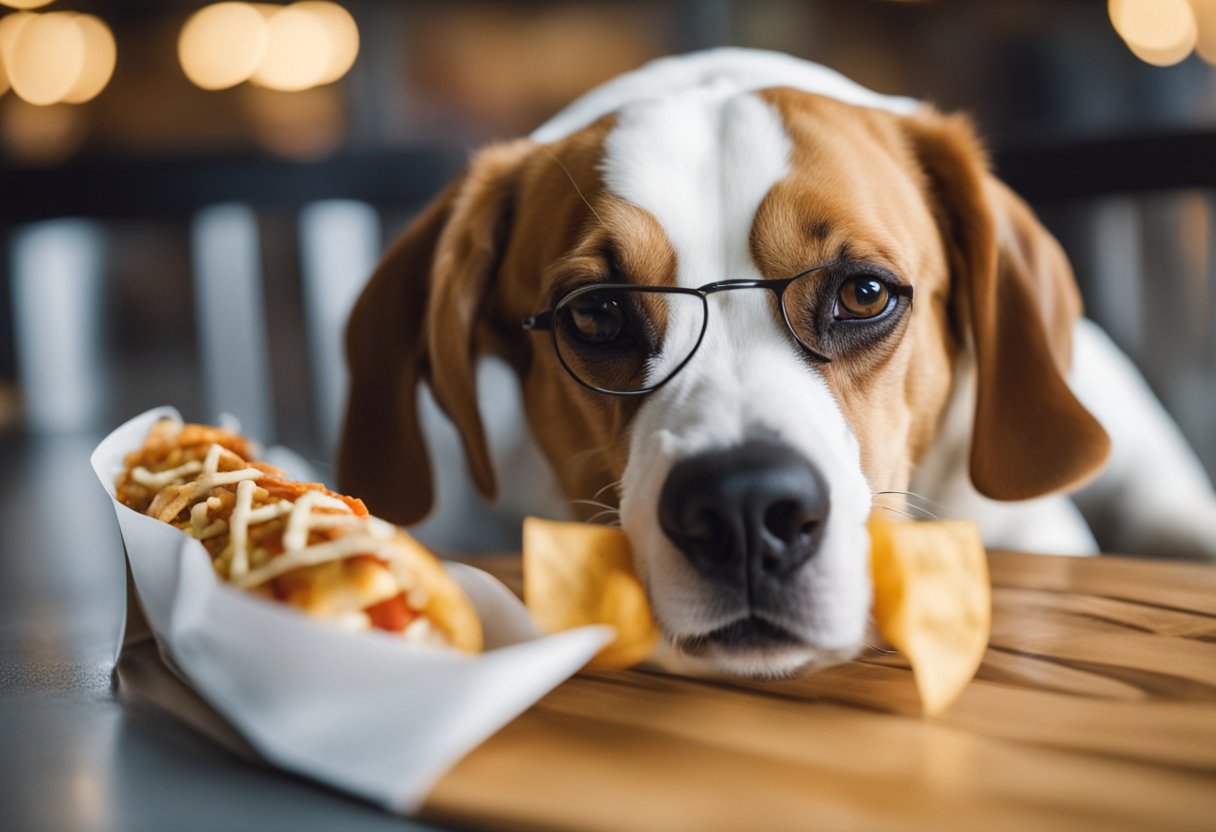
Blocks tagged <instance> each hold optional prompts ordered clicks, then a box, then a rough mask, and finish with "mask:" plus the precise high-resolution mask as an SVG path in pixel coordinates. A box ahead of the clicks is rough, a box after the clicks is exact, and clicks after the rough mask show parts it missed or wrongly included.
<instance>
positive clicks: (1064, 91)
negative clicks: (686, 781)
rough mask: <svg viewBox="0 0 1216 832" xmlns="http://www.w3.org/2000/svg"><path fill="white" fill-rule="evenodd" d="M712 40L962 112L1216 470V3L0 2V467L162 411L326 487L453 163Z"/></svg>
mask: <svg viewBox="0 0 1216 832" xmlns="http://www.w3.org/2000/svg"><path fill="white" fill-rule="evenodd" d="M726 44H733V45H740V46H752V47H761V48H767V49H777V50H782V51H785V52H789V53H791V54H794V55H797V56H801V57H805V58H809V59H811V60H814V61H818V62H821V63H824V64H826V65H828V66H831V67H833V68H835V69H838V70H840V71H841V72H843V73H845V74H846V75H848V76H850V77H852V78H853V79H855V80H857V81H859V82H860V83H862V84H864V85H866V86H868V87H871V88H873V89H875V90H878V91H881V92H885V93H892V94H902V95H909V96H914V97H918V98H923V99H927V100H930V101H933V102H935V103H936V104H938V105H939V106H940V107H942V108H945V109H947V110H965V111H968V112H970V113H971V114H972V115H973V116H974V117H975V118H976V120H977V121H978V123H979V125H980V128H981V132H982V134H983V135H984V136H986V138H987V140H988V142H989V145H990V147H991V148H992V150H993V153H994V158H995V164H996V167H997V170H998V173H999V174H1000V175H1002V176H1003V177H1004V178H1005V179H1006V180H1007V181H1008V182H1009V183H1010V184H1011V185H1012V186H1013V187H1014V188H1015V189H1016V190H1019V191H1020V192H1022V193H1023V195H1025V196H1026V197H1027V198H1028V199H1029V200H1030V201H1031V203H1032V204H1033V205H1034V206H1035V207H1036V209H1037V210H1038V211H1039V212H1040V214H1041V216H1042V217H1043V219H1044V220H1045V222H1046V223H1047V225H1048V226H1049V227H1050V228H1051V229H1052V231H1054V232H1055V233H1056V235H1057V236H1058V237H1059V238H1060V240H1061V241H1062V242H1063V244H1064V246H1065V248H1066V250H1067V251H1068V253H1069V255H1070V257H1071V258H1072V261H1073V263H1074V266H1075V268H1076V271H1077V275H1078V279H1079V281H1080V283H1081V285H1082V288H1083V291H1084V293H1085V296H1086V300H1087V304H1088V310H1089V314H1090V315H1091V317H1094V318H1096V319H1097V320H1098V321H1099V323H1101V324H1102V325H1103V326H1104V327H1106V329H1107V330H1108V331H1109V332H1110V333H1111V334H1112V335H1113V337H1114V338H1115V340H1116V341H1117V342H1118V343H1119V344H1120V345H1121V346H1122V347H1123V348H1124V349H1125V350H1126V351H1127V352H1128V353H1129V354H1130V355H1131V356H1132V357H1133V358H1134V359H1135V360H1136V361H1137V363H1138V364H1139V365H1140V367H1141V368H1142V370H1143V371H1144V372H1145V374H1146V375H1147V377H1148V379H1149V381H1150V383H1151V384H1152V386H1153V387H1154V389H1155V390H1156V391H1157V393H1158V394H1159V396H1160V397H1161V398H1162V399H1163V400H1164V401H1165V403H1166V404H1167V406H1168V408H1169V409H1170V410H1171V412H1172V413H1173V414H1174V416H1175V417H1176V418H1177V419H1178V421H1179V422H1180V424H1181V426H1182V428H1183V430H1184V432H1185V433H1186V434H1187V436H1188V437H1189V439H1190V440H1191V442H1192V443H1193V445H1194V446H1195V448H1196V449H1197V450H1198V452H1199V453H1200V455H1201V456H1202V458H1203V459H1204V462H1205V464H1206V465H1207V467H1208V471H1209V473H1211V472H1213V471H1216V420H1214V419H1213V415H1212V414H1213V412H1214V411H1216V326H1214V325H1213V319H1214V316H1216V271H1214V269H1216V266H1214V265H1213V256H1212V241H1213V238H1214V236H1216V214H1214V213H1213V211H1214V203H1213V198H1212V189H1213V188H1214V187H1216V67H1214V66H1213V63H1214V62H1216V0H1111V2H1109V3H1108V2H1103V0H1004V1H1002V0H936V2H931V1H930V0H925V1H924V2H908V1H907V0H904V1H903V2H896V1H895V0H749V2H746V3H745V2H730V0H702V1H701V2H697V0H667V2H593V1H591V0H582V1H581V2H517V1H513V0H495V2H466V0H446V2H442V3H438V2H435V3H424V2H411V1H410V0H341V2H340V3H329V2H303V3H294V4H268V3H256V4H245V3H231V2H227V3H219V4H212V5H208V4H205V3H201V2H197V0H123V1H122V2H105V0H54V1H53V2H48V0H0V58H2V60H0V464H3V465H4V466H5V467H6V468H7V469H8V470H10V471H12V470H24V471H27V472H29V471H32V470H34V469H35V468H38V467H39V466H41V465H42V463H43V462H44V461H46V460H52V461H53V460H54V459H56V458H58V457H56V455H55V454H56V451H54V450H53V449H54V448H61V447H64V445H63V444H62V443H63V442H65V441H72V438H73V437H75V438H78V439H79V441H80V442H81V443H83V444H82V445H81V447H85V446H91V442H92V441H94V439H95V437H96V436H98V435H99V434H101V433H104V432H105V431H107V430H108V429H109V428H110V427H112V426H114V425H116V424H117V423H119V422H120V421H122V420H125V419H126V418H128V417H129V416H131V415H133V414H136V413H138V412H140V411H142V410H144V409H146V408H148V407H150V406H153V405H157V404H164V403H171V404H174V405H176V406H177V407H178V408H179V409H180V410H181V411H182V412H183V414H184V415H185V416H186V417H187V418H190V419H208V420H213V419H215V418H217V416H218V415H219V414H220V413H224V412H229V413H233V414H235V415H236V416H238V417H239V418H240V419H241V421H242V423H243V424H244V427H245V429H246V430H247V431H249V432H250V433H252V434H254V435H256V436H259V437H261V438H262V439H264V440H265V441H267V442H281V443H284V444H286V445H288V446H290V447H292V448H295V449H297V450H299V451H300V452H301V453H302V454H303V455H304V456H306V457H307V458H309V459H310V460H312V461H314V462H315V463H317V464H318V465H319V466H320V468H321V470H322V472H324V471H325V467H324V466H325V465H326V463H327V462H328V460H329V459H330V455H331V453H332V450H333V446H334V441H335V436H336V433H337V431H338V428H339V420H340V414H341V407H342V399H343V395H344V384H345V381H344V378H343V369H342V358H341V347H340V338H341V330H342V325H343V321H344V318H345V315H346V312H347V310H348V308H349V305H350V303H351V302H352V300H353V298H354V297H355V295H356V294H357V292H358V290H359V288H360V287H361V285H362V283H363V281H364V280H365V279H366V278H367V276H368V274H369V273H370V271H371V269H372V267H373V266H374V264H375V261H376V259H377V257H378V255H379V252H380V251H381V249H382V248H383V246H384V245H386V243H387V241H388V240H389V239H391V238H392V237H393V236H394V235H395V234H396V233H397V232H398V231H399V230H400V229H401V228H402V227H403V226H404V224H405V223H406V222H407V221H408V219H409V217H410V216H411V215H412V214H413V213H414V212H415V211H417V210H418V209H419V207H420V206H421V205H423V204H424V203H425V202H426V201H427V200H428V199H429V197H430V196H431V195H432V194H434V193H435V192H436V191H437V190H438V189H439V188H440V187H441V185H442V184H444V183H445V182H446V181H447V180H448V179H450V178H451V177H452V176H453V175H455V174H456V173H457V172H458V171H459V170H460V168H461V167H462V165H463V163H464V160H465V159H466V158H467V156H468V154H469V153H470V152H471V151H472V150H473V149H475V148H476V147H478V146H479V145H481V144H482V143H484V142H486V141H488V140H492V139H496V138H505V137H512V136H516V135H520V134H524V133H527V132H528V131H530V130H531V129H533V128H534V127H536V126H537V125H538V124H539V123H540V122H541V121H543V120H544V119H545V118H546V117H548V116H550V115H552V114H553V113H555V112H556V111H557V110H559V109H560V108H562V107H563V106H564V105H565V104H566V103H568V102H569V101H571V100H572V99H574V98H575V97H577V96H578V95H579V94H581V93H582V92H584V91H586V90H587V89H589V88H590V87H592V86H594V85H595V84H597V83H599V82H601V81H604V80H606V79H608V78H610V77H612V76H614V75H616V74H618V73H620V72H623V71H625V70H628V69H631V68H634V67H636V66H638V65H639V64H641V63H643V62H645V61H647V60H649V59H651V58H654V57H658V56H661V55H665V54H670V53H674V52H682V51H688V50H693V49H699V48H704V47H710V46H718V45H726ZM437 441H439V442H440V443H441V444H442V443H444V442H446V443H448V444H449V445H452V444H453V443H454V439H452V438H451V437H439V439H438V440H437ZM54 442H58V443H59V444H53V443H54ZM72 464H75V463H72ZM14 466H16V468H14ZM80 476H81V477H83V478H85V479H87V474H85V473H81V474H80ZM6 481H7V483H8V485H7V486H6V488H5V491H6V493H7V494H12V493H14V489H16V488H18V487H19V486H17V485H15V484H13V478H12V477H10V478H8V479H7V480H6ZM89 487H90V488H92V487H94V486H92V485H91V483H90V484H89ZM48 488H49V486H48ZM441 499H442V494H441ZM446 508H447V509H449V510H453V509H458V508H459V506H456V505H454V504H452V503H451V501H450V500H449V501H448V503H447V504H446ZM464 544H465V545H467V546H468V547H471V548H475V547H476V546H477V545H478V544H479V540H478V539H476V538H469V539H467V540H466V541H464Z"/></svg>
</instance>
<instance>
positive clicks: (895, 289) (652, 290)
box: [522, 261, 912, 398]
mask: <svg viewBox="0 0 1216 832" xmlns="http://www.w3.org/2000/svg"><path fill="white" fill-rule="evenodd" d="M835 265H839V264H838V263H837V262H836V261H832V262H828V263H820V264H818V265H815V266H811V267H810V268H809V269H803V270H802V271H800V272H798V274H796V275H794V276H793V277H779V278H760V279H748V278H743V279H734V280H718V281H715V282H713V283H706V284H705V285H704V286H700V287H697V288H695V289H693V288H688V287H684V286H652V285H639V284H636V283H588V284H586V285H584V286H579V287H577V288H575V289H571V290H570V291H569V292H567V293H566V294H564V295H562V297H561V299H560V300H558V302H557V303H556V304H554V305H553V307H552V308H550V309H546V310H544V311H542V312H537V313H536V314H535V315H529V316H528V317H526V318H524V319H523V321H522V325H523V328H524V329H525V330H527V331H528V332H544V331H547V332H548V333H549V335H550V338H551V340H552V341H553V351H554V353H556V354H557V360H558V361H560V362H561V365H562V367H563V368H565V370H566V373H567V374H568V375H569V376H570V377H571V378H572V379H574V380H575V381H576V382H578V383H579V384H580V385H582V386H583V387H585V388H587V389H588V390H591V391H593V392H595V393H602V394H603V395H605V396H620V397H623V398H632V397H635V396H645V395H648V394H650V393H653V392H654V391H655V390H658V389H659V388H661V387H662V386H663V385H664V384H666V383H667V382H669V381H671V380H672V379H673V378H675V377H676V375H678V374H679V372H680V371H681V370H683V369H684V367H685V366H686V365H687V364H688V362H689V361H692V357H693V356H694V355H696V354H697V350H699V349H700V348H701V342H702V341H703V340H704V339H705V333H706V331H707V330H708V329H709V296H710V295H712V294H715V293H717V292H724V291H728V290H730V289H768V290H769V291H771V292H772V293H773V294H774V295H776V297H777V308H778V309H780V310H781V319H782V320H783V321H784V322H785V328H786V329H787V330H789V333H790V335H791V336H793V338H794V341H795V343H797V344H798V346H800V347H802V349H803V350H805V351H806V353H807V355H808V357H809V358H810V359H811V360H812V361H814V362H815V363H817V364H830V363H831V361H832V359H830V358H828V357H827V356H826V355H824V354H823V353H821V352H819V351H818V350H816V349H815V348H814V347H812V346H810V345H809V344H807V343H806V342H805V341H803V340H802V338H801V337H799V335H798V332H797V330H795V329H794V324H793V323H792V322H791V321H790V316H789V312H788V311H787V310H786V308H785V291H786V289H788V288H789V287H790V286H791V285H792V284H793V283H794V281H796V280H800V279H802V278H804V277H806V276H807V275H808V274H810V273H812V272H817V271H820V270H821V269H826V268H830V267H831V266H835ZM883 282H884V283H885V284H886V285H887V288H888V290H889V291H890V292H891V293H892V295H894V296H895V297H896V299H897V302H898V299H899V298H901V297H906V298H908V299H909V300H911V298H912V287H911V286H909V285H906V284H902V283H892V282H890V281H888V280H883ZM605 291H627V292H642V293H647V294H664V295H694V296H696V297H698V298H700V300H701V309H702V314H701V331H700V332H699V333H697V341H696V343H695V344H693V347H692V349H691V350H689V351H688V355H687V356H685V357H684V360H683V361H681V362H680V363H679V364H678V365H676V367H675V368H674V369H673V370H672V371H671V372H670V373H668V374H667V375H666V376H665V377H664V378H663V380H662V381H660V382H659V383H658V384H655V385H653V386H651V387H645V388H643V389H641V390H610V389H608V388H605V387H597V386H595V385H594V384H590V383H588V382H587V381H584V380H583V379H582V378H580V377H579V374H578V372H576V371H575V369H574V368H573V367H571V366H570V365H569V363H567V361H566V357H565V356H564V355H562V350H561V346H560V345H559V344H558V342H557V327H556V326H554V320H555V318H556V316H557V313H558V312H560V311H561V310H562V309H563V308H564V307H565V306H567V305H569V304H570V303H571V302H572V301H574V300H576V299H577V298H580V297H582V296H583V295H586V294H591V293H594V292H605Z"/></svg>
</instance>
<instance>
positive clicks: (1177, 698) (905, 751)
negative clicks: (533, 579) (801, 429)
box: [424, 553, 1216, 832]
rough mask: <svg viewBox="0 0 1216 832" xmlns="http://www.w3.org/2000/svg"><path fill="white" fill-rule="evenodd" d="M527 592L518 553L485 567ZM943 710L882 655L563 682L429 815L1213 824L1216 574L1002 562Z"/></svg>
mask: <svg viewBox="0 0 1216 832" xmlns="http://www.w3.org/2000/svg"><path fill="white" fill-rule="evenodd" d="M478 565H479V566H483V567H487V568H489V569H490V570H491V571H494V572H496V573H497V574H499V575H500V576H501V577H503V578H504V580H506V581H507V583H508V584H509V585H510V584H515V585H516V586H518V583H519V574H518V561H517V560H516V559H505V560H494V561H491V562H478ZM990 565H991V572H992V578H993V604H994V610H993V632H992V641H991V644H990V646H989V650H988V652H987V655H986V656H985V659H984V663H983V665H982V667H981V668H980V671H979V674H978V676H977V678H976V680H975V681H974V682H972V684H971V685H970V686H969V687H968V688H967V690H966V691H964V693H963V695H962V697H961V698H960V699H959V701H958V702H957V703H956V704H955V706H954V707H953V708H952V709H951V710H949V711H948V712H946V713H945V714H943V715H941V716H938V717H933V718H923V717H920V716H919V715H917V714H918V705H917V700H916V693H915V688H914V687H913V682H912V677H911V672H910V670H909V668H908V665H907V663H906V662H905V661H904V660H903V659H902V658H901V657H900V656H898V655H894V654H883V653H877V652H876V653H874V654H873V655H870V656H866V657H863V658H862V659H860V660H858V661H854V662H850V663H848V664H844V665H841V666H839V667H835V668H831V669H829V670H825V671H822V672H819V673H816V674H810V675H807V676H805V677H803V678H797V679H790V680H782V681H757V682H751V681H737V680H731V681H714V680H694V679H688V678H683V677H677V676H672V675H667V674H664V673H662V672H660V671H658V670H654V669H647V668H643V669H638V670H632V671H627V672H613V673H587V674H580V675H579V676H576V677H575V678H573V679H571V680H569V681H568V682H566V683H565V684H563V685H562V686H560V687H559V688H557V689H556V690H555V691H553V692H552V693H551V694H550V695H549V696H547V697H546V698H545V699H543V700H542V701H541V702H540V703H538V704H537V705H536V706H534V707H533V708H532V709H530V710H529V711H527V712H526V713H525V714H523V715H522V716H520V717H519V718H518V719H516V720H515V721H514V722H512V723H511V724H510V725H508V726H507V727H506V728H504V729H503V730H502V731H500V732H499V733H498V734H496V735H495V736H494V737H492V738H491V739H490V740H489V741H488V742H486V743H485V744H484V745H483V746H482V747H481V748H479V749H477V750H476V751H474V752H473V753H472V754H471V755H469V756H468V757H467V758H466V759H465V760H464V761H463V762H461V763H460V764H459V765H458V766H457V767H456V768H455V769H453V770H452V771H451V772H450V773H449V774H448V775H447V776H446V777H445V778H444V779H443V780H441V781H440V783H439V784H438V785H437V787H436V788H435V790H434V791H433V792H432V794H431V796H430V799H429V801H428V803H427V806H426V809H425V811H424V817H426V818H429V819H432V820H436V821H439V822H443V823H452V824H456V825H460V826H474V827H489V828H495V829H498V828H508V829H512V828H513V829H605V830H647V829H656V830H676V829H688V830H711V829H726V830H729V829H740V830H745V829H763V830H778V829H820V830H837V829H876V830H885V829H890V830H900V832H907V830H909V829H960V830H964V829H966V830H972V829H985V830H1001V829H1017V830H1027V829H1035V830H1040V829H1067V830H1073V829H1118V830H1122V829H1129V830H1130V829H1143V830H1167V829H1195V830H1216V567H1206V566H1196V565H1184V564H1173V563H1161V562H1151V561H1138V560H1129V559H1123V558H1114V557H1103V558H1082V559H1077V558H1055V557H1046V556H1041V555H1017V554H1006V553H994V554H992V555H991V556H990Z"/></svg>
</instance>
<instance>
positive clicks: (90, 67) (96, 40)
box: [63, 14, 118, 104]
mask: <svg viewBox="0 0 1216 832" xmlns="http://www.w3.org/2000/svg"><path fill="white" fill-rule="evenodd" d="M75 21H76V25H77V26H78V27H79V28H80V33H81V34H82V35H84V65H83V66H82V67H81V70H80V77H79V78H77V79H76V83H75V84H73V85H72V88H71V89H70V90H68V92H67V94H66V95H65V96H64V97H63V102H64V103H65V104H83V103H84V102H86V101H89V100H90V99H92V98H95V97H96V96H97V94H98V93H100V92H101V91H102V90H103V89H105V87H106V84H108V83H110V76H112V75H113V74H114V63H115V61H116V60H117V58H118V48H117V46H116V45H115V43H114V35H113V34H112V33H111V32H110V27H109V26H107V25H106V24H105V23H104V22H102V21H101V20H99V19H98V18H96V17H93V15H91V14H78V15H76V16H75Z"/></svg>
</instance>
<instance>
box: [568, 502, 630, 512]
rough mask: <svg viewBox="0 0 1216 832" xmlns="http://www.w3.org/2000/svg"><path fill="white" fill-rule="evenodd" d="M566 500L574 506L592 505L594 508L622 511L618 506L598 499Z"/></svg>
mask: <svg viewBox="0 0 1216 832" xmlns="http://www.w3.org/2000/svg"><path fill="white" fill-rule="evenodd" d="M566 502H568V503H569V504H570V505H572V506H591V507H592V508H602V509H604V511H620V508H619V507H618V506H611V505H608V504H607V503H601V502H600V501H598V500H567V501H566Z"/></svg>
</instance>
